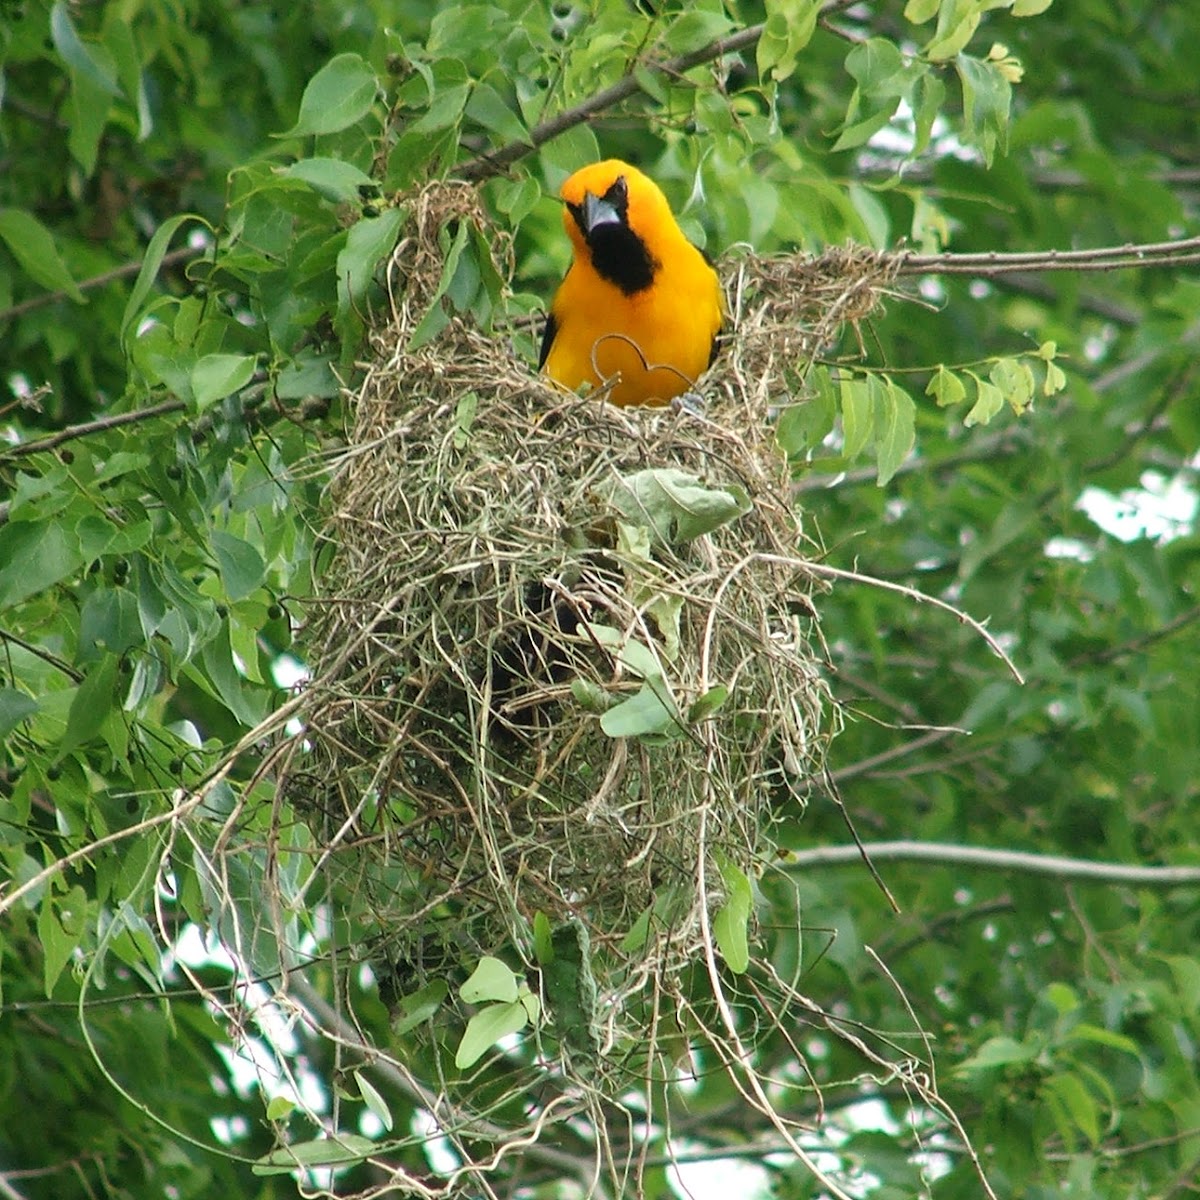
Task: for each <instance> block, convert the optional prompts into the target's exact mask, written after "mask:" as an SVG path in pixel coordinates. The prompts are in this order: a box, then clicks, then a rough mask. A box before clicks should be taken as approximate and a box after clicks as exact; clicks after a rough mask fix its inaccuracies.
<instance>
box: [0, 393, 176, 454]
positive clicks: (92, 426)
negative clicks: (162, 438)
mask: <svg viewBox="0 0 1200 1200" xmlns="http://www.w3.org/2000/svg"><path fill="white" fill-rule="evenodd" d="M185 408H187V405H186V404H185V403H184V402H183V401H182V400H164V401H162V403H161V404H152V405H151V406H150V407H149V408H135V409H134V410H133V411H132V412H124V413H110V414H109V415H108V416H107V417H97V418H96V419H95V420H94V421H82V422H80V424H78V425H68V426H66V428H65V429H59V430H57V431H56V432H55V433H48V434H46V436H45V437H40V438H34V439H33V440H32V441H28V442H18V443H17V444H16V445H15V446H8V447H7V448H5V449H4V450H3V451H0V463H2V462H7V461H10V460H11V459H14V458H23V457H24V456H25V455H27V454H39V453H41V452H42V451H44V450H53V449H54V448H55V447H56V446H61V445H62V444H63V442H70V441H74V440H75V439H76V438H81V437H87V436H88V435H89V434H92V433H103V432H104V431H105V430H106V429H119V428H120V427H121V426H122V425H133V424H136V423H137V422H138V421H150V420H153V418H155V417H162V416H166V415H167V414H169V413H176V412H182V411H183V410H184V409H185Z"/></svg>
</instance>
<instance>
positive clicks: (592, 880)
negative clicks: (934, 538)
mask: <svg viewBox="0 0 1200 1200" xmlns="http://www.w3.org/2000/svg"><path fill="white" fill-rule="evenodd" d="M448 219H457V220H467V221H472V222H475V223H476V224H477V225H478V226H479V227H480V228H481V229H485V230H487V236H488V237H489V238H492V239H494V238H495V234H494V232H493V231H491V230H490V229H487V224H486V221H485V218H484V216H483V214H482V212H481V211H480V209H479V207H478V201H477V197H476V195H475V193H474V191H473V190H472V189H469V188H465V187H457V186H455V185H441V186H440V187H438V188H435V189H431V190H429V191H427V192H425V193H423V194H422V196H421V197H418V199H417V201H416V203H415V206H414V210H413V217H412V222H411V227H410V228H411V233H410V236H408V237H407V238H406V239H405V240H404V241H403V242H402V243H401V245H400V246H399V248H398V249H397V252H396V255H395V257H394V260H393V264H392V266H393V270H392V273H391V280H392V283H393V297H394V298H393V311H392V315H391V320H390V321H389V322H388V323H387V324H386V325H385V326H383V327H382V328H380V329H379V330H378V331H377V332H376V334H375V335H374V337H373V341H372V355H371V361H370V364H369V369H368V371H367V374H366V378H365V380H364V382H363V383H362V385H361V387H360V388H359V389H358V391H357V393H356V394H355V395H354V397H353V403H352V413H353V427H352V430H351V431H350V436H349V441H348V447H347V449H346V450H345V451H344V453H342V454H341V456H340V459H339V461H338V462H337V464H336V469H335V472H334V478H333V483H332V486H331V489H330V501H331V512H330V517H329V522H328V535H329V537H330V538H331V540H332V541H334V543H335V544H336V552H335V555H334V557H333V560H332V564H331V566H330V567H329V568H328V570H327V571H326V573H325V576H324V579H323V581H322V586H321V592H322V595H323V597H324V598H323V600H322V601H321V602H320V604H319V605H318V606H317V610H316V615H315V616H314V619H313V621H312V623H311V625H310V628H309V630H308V642H309V646H310V654H311V658H312V662H313V683H312V685H311V688H310V691H309V695H308V702H307V711H306V725H307V733H306V736H307V737H308V739H309V742H310V744H311V746H312V753H311V754H309V755H308V756H306V758H307V762H306V765H305V768H304V771H303V773H302V774H301V773H300V772H297V773H296V774H295V776H294V777H293V779H292V780H291V783H290V788H291V792H292V794H293V796H294V797H295V799H296V801H297V803H298V804H299V806H300V807H301V809H302V810H303V811H304V812H306V813H307V815H308V817H309V819H310V823H312V824H314V826H320V829H321V835H322V838H323V840H324V841H325V843H326V844H327V845H328V846H330V847H332V848H340V849H342V850H351V851H353V855H354V857H353V860H352V861H353V863H354V865H353V866H352V867H350V868H348V876H347V877H348V878H349V877H351V876H353V878H354V879H355V880H356V881H357V882H356V884H355V886H356V887H358V888H359V889H360V890H359V894H358V903H359V904H360V906H361V909H362V913H360V916H361V915H362V914H363V913H365V914H366V915H367V916H368V917H369V918H370V920H371V921H373V922H374V924H375V926H376V927H377V929H378V930H379V934H380V939H381V943H382V950H381V953H382V955H383V957H385V958H386V959H387V960H388V961H389V962H390V963H392V964H393V965H395V966H396V969H397V971H398V973H399V974H400V975H401V976H402V978H401V979H400V981H399V983H398V986H399V987H400V990H401V991H403V990H407V989H408V988H410V987H412V988H415V987H416V986H419V985H420V984H422V983H424V982H426V981H427V979H428V978H429V977H431V976H436V975H437V974H438V973H439V972H441V971H443V970H444V968H445V966H446V964H447V963H452V964H456V965H457V966H459V967H462V966H466V967H467V969H469V966H470V964H472V963H473V962H474V961H476V960H477V959H478V957H479V956H480V955H481V954H500V955H503V956H506V957H508V958H509V959H510V961H511V960H513V958H514V956H516V957H524V958H525V959H526V961H527V962H529V961H530V954H531V947H530V930H531V928H532V927H533V924H534V922H535V920H537V919H538V917H537V914H544V916H545V918H546V920H547V921H548V923H549V927H550V928H552V929H557V930H562V929H566V928H570V929H573V930H576V931H579V932H578V937H579V938H581V939H583V940H581V941H580V943H579V944H580V945H585V944H586V945H587V946H589V947H590V949H588V951H587V955H586V956H587V959H588V971H589V974H590V975H591V976H593V977H594V982H595V986H596V989H597V994H598V996H599V1001H598V1002H597V1004H596V1005H595V1007H594V1009H593V1010H592V1011H591V1012H589V1013H588V1014H586V1024H587V1025H588V1030H587V1035H588V1038H589V1039H590V1040H591V1041H592V1042H593V1049H595V1050H596V1051H597V1052H603V1050H604V1048H605V1047H607V1046H611V1045H612V1043H613V1042H614V1040H616V1039H619V1038H620V1037H621V1035H622V1033H628V1032H629V1030H628V1029H627V1028H624V1025H625V1024H627V1022H628V1021H629V1020H630V1019H631V1016H630V1013H631V1009H630V1007H629V1005H628V1003H627V1002H628V1001H629V999H630V998H631V997H632V996H633V995H634V994H635V993H637V992H638V991H640V990H642V989H644V988H645V987H646V984H647V982H648V981H651V982H653V983H654V986H655V988H659V989H661V988H664V987H665V988H666V989H667V991H670V987H671V982H670V981H671V980H672V978H673V977H674V976H675V975H677V974H678V973H679V972H680V971H681V970H682V969H683V968H685V967H686V966H687V965H688V964H690V963H692V962H694V961H696V960H697V959H698V958H699V957H702V956H703V954H704V953H705V951H706V943H707V947H708V948H707V952H708V953H711V952H712V950H711V938H707V937H706V934H705V930H706V929H708V928H709V927H710V926H711V922H712V920H713V918H714V916H715V914H716V913H717V912H718V911H719V909H720V907H721V906H722V904H723V903H724V901H725V896H726V890H727V881H728V879H729V878H730V873H731V872H735V873H736V872H741V873H744V874H752V873H753V872H754V871H755V869H756V866H757V865H758V864H760V863H761V861H762V860H763V859H764V858H767V857H769V856H770V855H771V853H772V849H773V843H772V835H771V825H772V819H773V814H774V813H775V812H777V811H779V809H780V807H781V806H783V805H785V804H786V803H787V801H788V799H789V798H799V799H800V800H801V801H803V798H804V796H805V794H806V790H807V785H808V780H809V778H810V776H811V773H812V772H813V771H814V769H815V767H816V764H817V763H819V760H820V750H821V745H822V741H823V738H824V737H825V733H824V732H823V730H824V728H825V718H824V710H825V707H826V706H825V700H826V689H825V685H824V683H823V681H822V678H821V674H820V671H819V669H818V659H819V656H818V655H817V654H816V653H815V652H814V649H813V647H812V643H813V640H814V638H817V637H818V634H817V630H816V620H815V612H814V609H813V604H812V601H811V600H810V595H811V593H812V592H813V590H814V584H813V581H812V579H811V578H810V577H809V575H808V574H807V573H806V570H805V557H804V556H805V549H806V547H805V538H804V535H803V532H802V530H801V528H800V525H799V521H798V518H797V516H796V514H795V511H794V508H793V505H792V503H791V501H790V499H789V495H788V488H787V483H788V473H787V466H786V463H785V462H784V460H783V458H782V456H781V455H780V453H779V452H778V450H777V448H776V446H775V442H774V437H773V430H772V420H771V417H772V414H771V413H770V412H769V411H768V406H769V405H770V404H771V403H772V402H774V401H776V400H777V393H778V392H779V390H780V389H779V382H778V381H779V380H780V378H781V373H782V369H783V361H784V359H785V358H786V360H787V362H788V363H789V364H795V363H796V362H797V360H798V358H802V357H803V356H804V355H805V354H808V355H810V356H811V354H813V353H815V350H816V346H817V345H818V344H819V343H820V342H822V341H825V340H827V339H828V337H829V332H830V329H829V327H828V325H827V324H825V323H822V321H821V320H814V322H813V323H812V325H811V327H810V328H809V329H808V331H807V332H804V326H803V325H802V324H801V325H798V324H797V316H796V311H795V308H796V293H795V292H792V299H791V304H792V312H791V315H790V318H789V319H788V320H786V321H785V320H784V314H783V312H782V309H781V304H782V299H781V297H782V296H786V294H787V288H788V285H787V282H786V280H784V279H782V278H781V277H780V276H779V272H778V271H777V270H776V271H775V272H774V274H772V273H771V272H766V273H764V272H763V271H761V270H758V268H757V266H756V264H753V263H743V264H742V265H741V266H740V267H739V276H738V278H739V280H740V282H739V283H738V284H737V285H735V303H736V305H737V307H738V332H736V333H735V334H734V335H733V338H732V344H731V346H730V348H729V351H728V353H727V355H726V357H725V358H724V359H722V360H721V362H720V364H719V365H718V367H717V368H716V370H715V371H714V373H713V382H714V384H715V386H713V387H709V388H705V389H704V391H705V398H706V404H705V407H704V409H703V411H702V413H694V412H690V411H686V410H680V409H668V410H659V411H650V410H645V409H632V410H620V409H617V408H615V407H613V406H611V405H608V404H605V403H603V402H601V401H600V400H598V399H597V398H595V397H584V398H579V397H575V396H567V395H564V394H562V393H561V392H559V391H556V390H554V389H553V388H551V387H550V386H548V385H547V384H546V383H544V382H543V381H541V380H539V379H537V378H536V377H535V376H534V375H533V373H532V371H531V369H530V367H529V365H528V364H526V363H524V362H521V361H518V360H517V359H516V358H515V357H514V356H513V354H512V352H511V350H510V349H509V347H508V346H507V345H506V344H505V342H504V341H503V340H502V339H500V338H497V337H493V336H489V335H485V334H483V333H481V332H480V331H479V330H478V329H476V328H473V327H471V326H470V325H468V324H466V323H464V322H462V321H460V320H457V319H456V320H455V321H453V322H452V323H451V324H450V325H449V327H448V328H447V329H445V330H444V331H443V332H442V333H441V334H440V335H439V336H438V337H437V338H435V339H434V340H433V341H431V342H428V343H426V344H425V345H423V346H421V347H420V348H419V349H416V350H413V351H410V350H409V349H408V346H409V343H410V339H411V335H412V332H413V330H414V328H415V327H416V325H417V323H418V322H419V321H420V320H421V318H422V316H423V315H424V313H425V310H426V308H427V307H428V301H429V297H430V296H431V295H433V293H434V288H435V287H436V284H437V281H438V279H439V277H440V274H441V270H442V257H441V254H440V252H439V245H438V239H437V231H438V229H440V228H441V226H442V224H443V223H444V222H445V221H446V220H448ZM499 251H500V256H501V257H503V255H504V252H505V251H504V246H503V243H500V244H499ZM868 257H870V259H871V261H872V262H874V263H875V267H874V271H875V273H876V274H877V275H878V273H879V267H878V262H877V259H876V258H875V256H868ZM755 271H757V291H756V284H755V280H754V278H752V277H751V276H753V275H754V272H755ZM870 273H871V268H870V266H869V264H864V266H863V269H862V270H860V271H859V276H860V279H858V280H856V281H855V282H854V289H856V290H855V291H854V294H855V295H858V291H857V289H858V288H859V284H860V282H861V278H862V277H866V276H868V275H870ZM831 279H832V275H830V274H829V273H828V272H826V274H825V275H823V276H820V277H818V276H814V281H815V282H814V287H818V285H819V286H824V287H826V288H827V289H828V288H829V287H831V286H832V284H831V283H830V280H831ZM822 280H823V281H824V282H822ZM845 285H846V278H845V277H843V278H842V280H841V285H840V286H841V287H842V293H841V294H844V295H846V294H849V293H848V292H847V291H846V286H845ZM756 296H757V299H756V298H755V297H756ZM828 302H829V298H828V296H826V297H825V300H824V301H822V303H824V304H825V305H826V308H827V306H828ZM816 303H817V302H816V301H814V304H816ZM856 303H858V302H856ZM822 311H825V310H824V309H822ZM814 312H815V310H814ZM849 315H852V316H860V315H862V312H861V304H858V307H856V308H855V309H854V311H853V313H850V314H849ZM797 330H799V332H797ZM792 811H793V812H794V811H795V810H794V809H793V810H792Z"/></svg>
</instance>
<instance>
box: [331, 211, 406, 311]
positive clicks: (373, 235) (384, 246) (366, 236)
mask: <svg viewBox="0 0 1200 1200" xmlns="http://www.w3.org/2000/svg"><path fill="white" fill-rule="evenodd" d="M403 220H404V212H403V210H402V209H399V208H389V209H387V210H386V211H384V212H381V213H380V214H379V215H378V216H377V217H364V218H363V219H362V220H361V221H356V222H355V223H354V224H353V225H352V226H351V227H350V232H349V233H348V234H347V235H346V244H345V246H343V247H342V249H341V251H340V252H339V253H338V256H337V290H338V315H339V316H346V315H348V314H349V313H350V312H351V310H352V309H353V308H354V307H355V306H357V305H359V304H361V302H362V300H363V298H364V297H365V296H366V294H367V288H368V287H369V286H370V285H371V283H372V281H373V280H374V278H375V271H376V269H377V268H378V266H379V264H380V263H381V262H382V261H383V260H384V259H385V258H387V256H388V255H389V254H391V252H392V250H393V248H394V247H395V245H396V238H397V237H398V236H399V233H400V226H401V224H402V222H403Z"/></svg>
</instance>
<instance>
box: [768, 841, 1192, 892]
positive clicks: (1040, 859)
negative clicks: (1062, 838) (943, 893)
mask: <svg viewBox="0 0 1200 1200" xmlns="http://www.w3.org/2000/svg"><path fill="white" fill-rule="evenodd" d="M863 849H864V850H865V851H866V854H867V856H868V857H869V858H872V859H874V860H875V861H877V862H928V863H936V864H938V865H939V866H945V867H975V868H978V869H979V870H983V871H1010V872H1011V871H1016V872H1020V873H1022V874H1025V875H1046V876H1049V877H1050V878H1052V879H1058V880H1061V881H1062V882H1064V883H1065V882H1067V881H1074V882H1079V883H1124V884H1132V885H1135V886H1141V887H1155V888H1159V887H1177V886H1179V885H1181V884H1200V867H1136V866H1129V865H1127V864H1125V863H1104V862H1093V861H1092V860H1090V859H1084V858H1063V857H1060V856H1058V855H1053V854H1030V853H1027V852H1026V851H1023V850H993V849H989V848H987V847H983V846H956V845H949V844H946V843H941V842H866V843H864V846H863ZM861 861H862V854H861V853H860V851H859V849H858V847H857V846H815V847H813V848H812V849H811V850H796V851H792V852H790V853H789V855H788V860H787V864H786V869H787V870H788V871H803V870H810V869H811V868H813V867H840V866H849V865H850V864H852V863H857V862H861Z"/></svg>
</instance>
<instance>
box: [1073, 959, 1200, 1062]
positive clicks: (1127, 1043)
mask: <svg viewBox="0 0 1200 1200" xmlns="http://www.w3.org/2000/svg"><path fill="white" fill-rule="evenodd" d="M1183 961H1186V962H1188V963H1190V964H1191V970H1190V974H1191V976H1192V982H1194V983H1196V984H1197V985H1200V964H1197V963H1196V962H1195V960H1193V959H1187V960H1183ZM1184 994H1186V995H1190V996H1194V997H1195V998H1196V999H1197V1001H1200V992H1189V993H1184ZM1066 1040H1067V1041H1069V1042H1090V1043H1092V1044H1093V1045H1096V1046H1107V1047H1108V1048H1109V1049H1110V1050H1120V1051H1121V1052H1122V1053H1124V1054H1130V1055H1132V1056H1133V1057H1134V1058H1137V1057H1138V1056H1139V1055H1140V1054H1141V1050H1140V1048H1139V1047H1138V1044H1137V1042H1135V1041H1134V1040H1133V1038H1131V1037H1127V1036H1126V1035H1125V1034H1123V1033H1117V1032H1115V1031H1114V1030H1112V1029H1105V1028H1104V1027H1103V1026H1102V1025H1092V1024H1090V1023H1089V1022H1087V1021H1081V1022H1080V1023H1079V1024H1078V1025H1073V1026H1072V1027H1071V1029H1070V1032H1069V1033H1068V1034H1067V1037H1066Z"/></svg>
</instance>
